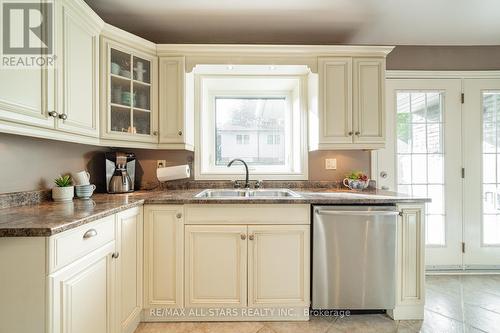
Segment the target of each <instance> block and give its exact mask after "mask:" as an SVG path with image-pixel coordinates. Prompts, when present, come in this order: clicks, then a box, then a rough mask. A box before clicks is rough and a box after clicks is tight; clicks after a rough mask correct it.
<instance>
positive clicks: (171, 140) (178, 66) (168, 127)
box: [159, 56, 194, 150]
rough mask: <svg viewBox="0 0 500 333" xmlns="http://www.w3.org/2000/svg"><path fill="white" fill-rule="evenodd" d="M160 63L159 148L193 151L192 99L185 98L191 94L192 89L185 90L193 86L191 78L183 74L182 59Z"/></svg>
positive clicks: (177, 58) (180, 57) (167, 58)
mask: <svg viewBox="0 0 500 333" xmlns="http://www.w3.org/2000/svg"><path fill="white" fill-rule="evenodd" d="M159 62H160V69H159V71H160V74H159V75H160V87H159V90H160V94H159V104H160V107H159V109H160V111H159V115H160V119H159V122H160V131H159V132H160V133H159V143H160V148H172V149H188V150H193V149H194V148H193V139H194V138H193V127H194V117H193V112H192V111H193V110H192V104H193V101H192V98H194V96H193V95H192V94H191V95H189V96H190V98H189V97H188V98H186V95H185V94H186V93H188V94H189V93H190V92H191V93H192V89H186V84H189V83H192V80H189V78H190V77H192V74H191V75H187V74H186V70H185V60H184V57H183V56H164V57H160V60H159ZM186 78H187V80H186Z"/></svg>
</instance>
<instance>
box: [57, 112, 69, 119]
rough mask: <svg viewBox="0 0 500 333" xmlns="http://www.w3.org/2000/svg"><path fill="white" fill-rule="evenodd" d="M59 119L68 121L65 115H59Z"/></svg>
mask: <svg viewBox="0 0 500 333" xmlns="http://www.w3.org/2000/svg"><path fill="white" fill-rule="evenodd" d="M59 119H62V120H66V119H68V115H67V114H66V113H61V114H60V115H59Z"/></svg>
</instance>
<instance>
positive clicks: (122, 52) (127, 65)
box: [100, 34, 158, 147]
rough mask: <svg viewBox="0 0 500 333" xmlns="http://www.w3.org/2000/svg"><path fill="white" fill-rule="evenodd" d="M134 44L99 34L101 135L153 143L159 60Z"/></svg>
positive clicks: (108, 139) (116, 142) (114, 139)
mask: <svg viewBox="0 0 500 333" xmlns="http://www.w3.org/2000/svg"><path fill="white" fill-rule="evenodd" d="M135 45H136V47H132V46H130V44H127V43H126V42H125V41H122V40H120V39H118V38H113V37H107V36H106V34H104V36H103V37H101V65H102V67H101V90H100V91H101V109H100V112H101V114H100V120H101V138H102V139H103V142H107V143H109V144H113V145H117V146H122V145H125V146H134V144H133V142H138V143H149V145H143V147H155V146H156V145H153V146H152V145H151V144H157V143H158V108H157V100H158V95H157V89H158V77H157V75H158V69H157V67H158V60H157V57H156V55H155V53H153V52H150V51H148V49H145V48H140V44H135ZM127 143H129V145H127ZM136 146H137V145H136ZM138 147H141V145H138Z"/></svg>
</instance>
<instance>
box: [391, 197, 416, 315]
mask: <svg viewBox="0 0 500 333" xmlns="http://www.w3.org/2000/svg"><path fill="white" fill-rule="evenodd" d="M398 209H399V210H400V212H401V213H400V216H399V218H398V222H397V236H396V237H397V238H396V272H397V275H396V307H395V308H394V309H393V310H388V311H387V313H388V314H389V315H390V316H391V317H392V318H393V319H394V320H410V319H414V320H421V319H423V318H424V303H425V285H424V284H425V263H424V261H425V206H424V205H420V204H404V205H403V204H401V205H398Z"/></svg>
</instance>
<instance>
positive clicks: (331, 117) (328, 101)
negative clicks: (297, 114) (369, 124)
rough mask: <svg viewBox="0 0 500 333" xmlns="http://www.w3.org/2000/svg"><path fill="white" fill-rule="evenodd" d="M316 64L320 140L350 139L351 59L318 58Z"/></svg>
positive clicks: (346, 141) (329, 141) (338, 141)
mask: <svg viewBox="0 0 500 333" xmlns="http://www.w3.org/2000/svg"><path fill="white" fill-rule="evenodd" d="M318 67H319V71H320V75H319V86H320V89H321V90H320V93H319V100H318V107H319V110H320V112H319V135H320V138H321V142H320V143H322V144H335V143H352V83H351V80H352V75H351V73H352V59H351V58H340V57H339V58H320V59H319V60H318Z"/></svg>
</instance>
